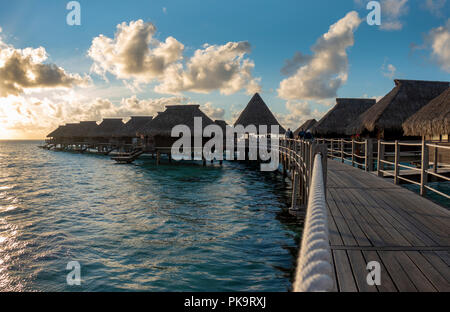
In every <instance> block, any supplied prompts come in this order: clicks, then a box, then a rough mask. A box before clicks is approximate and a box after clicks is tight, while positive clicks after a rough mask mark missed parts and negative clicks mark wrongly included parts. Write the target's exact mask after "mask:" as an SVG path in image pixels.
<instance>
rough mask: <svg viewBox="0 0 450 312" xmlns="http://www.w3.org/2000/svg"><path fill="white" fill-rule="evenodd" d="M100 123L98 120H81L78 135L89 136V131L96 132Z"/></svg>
mask: <svg viewBox="0 0 450 312" xmlns="http://www.w3.org/2000/svg"><path fill="white" fill-rule="evenodd" d="M97 127H98V125H97V122H96V121H80V127H79V128H78V135H77V136H78V137H87V136H88V135H89V133H91V132H94V131H95V130H96V129H97Z"/></svg>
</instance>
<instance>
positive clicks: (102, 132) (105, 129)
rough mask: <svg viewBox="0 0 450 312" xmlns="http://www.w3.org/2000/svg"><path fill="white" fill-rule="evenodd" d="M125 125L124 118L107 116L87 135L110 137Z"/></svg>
mask: <svg viewBox="0 0 450 312" xmlns="http://www.w3.org/2000/svg"><path fill="white" fill-rule="evenodd" d="M122 126H123V122H122V118H105V119H103V121H102V123H101V124H100V125H98V126H97V127H96V128H95V129H93V130H92V131H90V132H89V133H88V134H87V137H91V138H92V137H93V138H100V137H102V138H108V137H112V136H113V134H114V133H115V132H116V131H117V130H119V129H120V128H121V127H122Z"/></svg>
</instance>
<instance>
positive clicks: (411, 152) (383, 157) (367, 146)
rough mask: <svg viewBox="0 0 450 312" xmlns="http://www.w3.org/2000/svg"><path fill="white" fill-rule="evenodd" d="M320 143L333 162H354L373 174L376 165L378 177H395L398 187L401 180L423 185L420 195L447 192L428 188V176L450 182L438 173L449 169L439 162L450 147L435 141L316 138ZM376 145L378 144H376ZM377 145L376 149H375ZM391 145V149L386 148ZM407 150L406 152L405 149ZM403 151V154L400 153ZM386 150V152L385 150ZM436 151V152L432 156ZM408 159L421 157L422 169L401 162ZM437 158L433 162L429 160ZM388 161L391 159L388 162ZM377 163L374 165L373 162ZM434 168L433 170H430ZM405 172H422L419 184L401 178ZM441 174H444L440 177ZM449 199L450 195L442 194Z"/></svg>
mask: <svg viewBox="0 0 450 312" xmlns="http://www.w3.org/2000/svg"><path fill="white" fill-rule="evenodd" d="M317 141H318V142H323V143H324V144H327V146H328V153H327V155H328V157H329V158H331V159H339V160H340V161H341V162H342V163H344V162H347V163H351V165H352V166H353V167H355V166H356V167H357V168H361V169H364V170H365V171H374V165H375V164H376V165H377V167H378V169H377V174H378V176H380V177H384V176H389V177H391V176H392V177H394V183H395V184H399V183H400V181H406V182H408V183H412V184H417V185H419V186H420V194H421V195H422V196H425V195H426V191H427V190H430V191H432V192H435V193H437V194H439V195H442V194H444V193H442V192H440V191H438V190H437V189H435V188H433V187H431V186H430V185H427V184H428V183H429V181H428V176H434V177H436V178H439V179H441V180H444V181H450V178H449V177H447V176H445V175H444V174H442V172H439V170H446V169H447V168H448V166H447V165H446V164H444V163H439V157H438V154H439V151H440V150H444V151H445V153H449V150H450V145H449V144H446V145H443V144H439V142H434V141H425V140H422V142H420V143H419V142H418V141H414V140H411V141H403V142H402V141H398V140H397V141H394V142H386V141H383V140H372V139H367V140H364V139H363V140H355V139H352V140H351V141H349V140H346V139H337V138H334V139H321V138H319V139H317ZM374 143H376V144H374ZM374 146H375V147H374ZM386 146H388V147H386ZM405 148H406V149H407V150H404V149H405ZM402 149H403V151H401V150H402ZM386 150H387V151H386ZM433 151H434V153H433ZM405 157H409V161H412V160H411V159H412V158H415V157H421V159H420V160H419V162H420V167H419V166H417V167H412V166H407V165H405V164H402V163H401V160H402V158H403V160H404V159H405ZM430 157H434V159H429V158H430ZM388 159H389V160H388ZM374 160H375V162H374ZM385 166H392V167H393V170H392V172H389V171H386V170H384V169H385ZM430 168H432V169H430ZM404 169H407V170H411V171H413V172H417V173H420V176H421V177H420V180H421V181H420V183H419V182H416V181H413V180H411V179H408V178H405V177H404V176H401V173H402V172H404ZM440 173H441V174H440ZM442 196H444V197H446V198H448V197H449V196H450V195H442Z"/></svg>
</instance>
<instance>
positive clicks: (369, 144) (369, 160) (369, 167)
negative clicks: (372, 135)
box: [365, 139, 373, 171]
mask: <svg viewBox="0 0 450 312" xmlns="http://www.w3.org/2000/svg"><path fill="white" fill-rule="evenodd" d="M365 153H366V171H373V141H372V139H367V140H366V152H365Z"/></svg>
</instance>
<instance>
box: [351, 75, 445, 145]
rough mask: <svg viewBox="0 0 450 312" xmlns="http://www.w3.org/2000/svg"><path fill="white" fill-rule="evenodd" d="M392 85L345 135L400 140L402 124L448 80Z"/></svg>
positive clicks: (410, 81) (401, 82) (439, 92)
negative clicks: (389, 90) (392, 87)
mask: <svg viewBox="0 0 450 312" xmlns="http://www.w3.org/2000/svg"><path fill="white" fill-rule="evenodd" d="M394 82H395V87H394V89H392V91H391V92H389V93H388V94H387V95H386V96H385V97H383V98H382V99H381V100H379V101H378V102H377V103H376V104H375V105H373V106H372V107H370V108H368V109H367V110H366V111H365V112H364V113H362V114H361V115H360V116H359V117H358V118H357V119H356V120H355V121H354V122H353V123H352V124H351V125H350V126H349V127H348V128H347V131H346V133H347V134H349V135H352V134H360V135H362V136H365V137H372V138H378V139H385V140H388V139H391V140H392V139H401V138H403V137H404V135H403V128H402V124H403V123H404V122H405V121H406V120H407V119H408V118H409V117H411V116H412V115H414V114H415V113H416V112H417V111H419V110H420V109H421V108H422V107H424V106H425V105H426V104H428V103H429V102H430V101H431V100H432V99H434V98H436V97H437V96H439V95H440V94H441V93H442V92H444V91H445V90H446V89H447V88H448V87H449V83H448V82H438V81H418V80H394Z"/></svg>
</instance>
